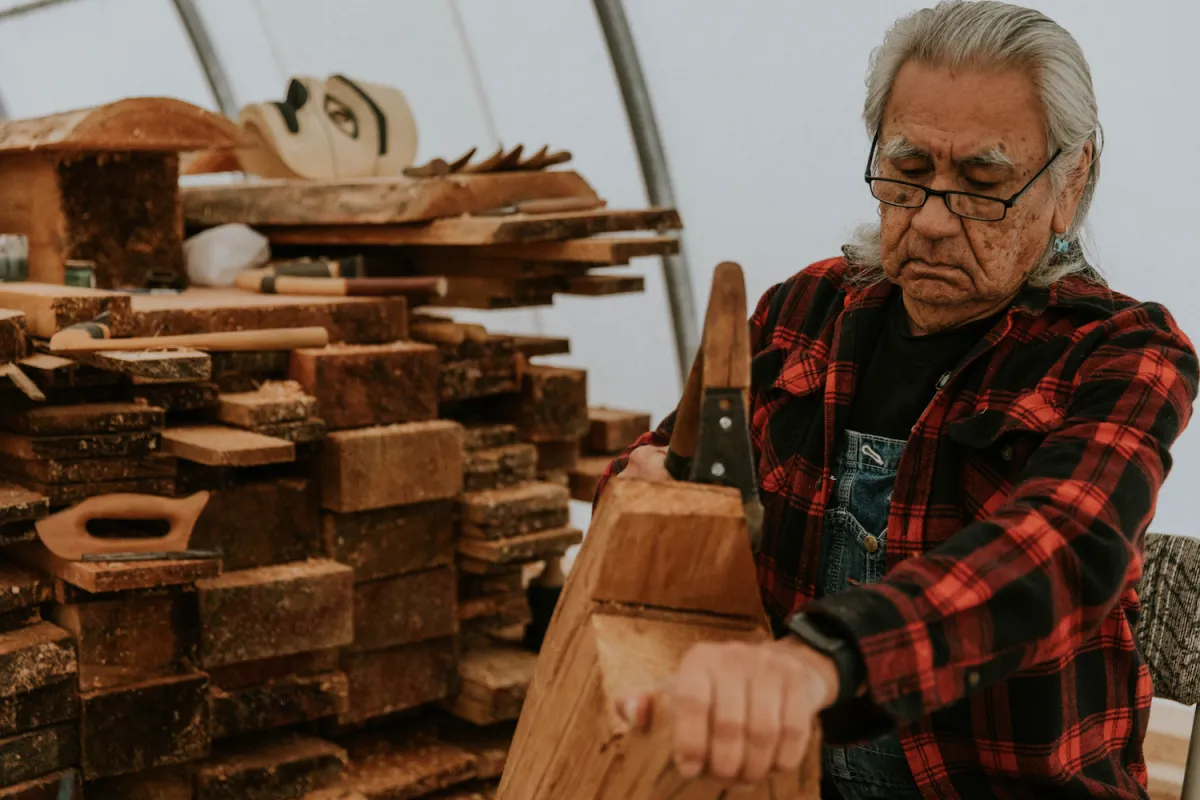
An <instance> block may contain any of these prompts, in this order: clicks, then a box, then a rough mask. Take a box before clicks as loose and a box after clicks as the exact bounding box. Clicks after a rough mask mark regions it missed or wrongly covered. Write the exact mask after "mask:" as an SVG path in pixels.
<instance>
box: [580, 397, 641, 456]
mask: <svg viewBox="0 0 1200 800" xmlns="http://www.w3.org/2000/svg"><path fill="white" fill-rule="evenodd" d="M588 424H589V428H588V433H587V439H586V443H587V448H588V451H589V452H591V453H594V454H600V455H606V454H610V453H619V452H621V451H622V450H624V449H625V448H626V447H628V446H629V445H631V444H633V443H634V441H635V440H636V439H637V438H638V437H639V436H641V435H642V434H643V433H647V432H648V431H649V430H650V415H649V414H643V413H642V412H640V411H622V410H620V409H616V408H605V407H603V406H593V407H591V408H589V409H588Z"/></svg>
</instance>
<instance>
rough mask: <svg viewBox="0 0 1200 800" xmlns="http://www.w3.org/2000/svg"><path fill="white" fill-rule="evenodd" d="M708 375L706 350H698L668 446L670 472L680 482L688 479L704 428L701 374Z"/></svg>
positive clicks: (680, 401)
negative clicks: (705, 369)
mask: <svg viewBox="0 0 1200 800" xmlns="http://www.w3.org/2000/svg"><path fill="white" fill-rule="evenodd" d="M703 374H704V349H703V348H701V349H700V352H698V353H696V357H695V359H693V360H692V369H691V371H690V372H688V378H687V383H686V384H684V386H683V397H682V398H681V399H680V400H679V405H678V406H677V407H676V408H675V425H674V427H673V428H672V429H671V442H670V444H669V445H667V460H666V468H667V472H669V473H671V477H672V478H674V479H675V480H677V481H685V480H687V479H688V473H689V472H690V467H691V460H692V456H693V455H695V453H696V436H697V434H698V433H699V431H700V395H701V394H703V388H702V387H701V385H700V384H701V377H702V376H703Z"/></svg>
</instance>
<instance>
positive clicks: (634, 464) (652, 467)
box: [618, 445, 671, 482]
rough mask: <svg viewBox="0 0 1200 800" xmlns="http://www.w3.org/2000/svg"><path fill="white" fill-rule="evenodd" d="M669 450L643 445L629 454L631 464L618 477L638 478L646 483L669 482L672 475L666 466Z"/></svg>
mask: <svg viewBox="0 0 1200 800" xmlns="http://www.w3.org/2000/svg"><path fill="white" fill-rule="evenodd" d="M666 458H667V448H665V447H658V446H655V445H643V446H642V447H638V448H636V449H635V450H633V451H632V452H631V453H630V454H629V462H628V464H626V466H625V469H623V470H621V472H620V474H619V476H618V477H623V478H638V479H640V480H645V481H660V482H661V481H669V480H671V473H669V472H667V468H666V466H665V462H666Z"/></svg>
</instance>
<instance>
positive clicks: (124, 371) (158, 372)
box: [76, 340, 212, 384]
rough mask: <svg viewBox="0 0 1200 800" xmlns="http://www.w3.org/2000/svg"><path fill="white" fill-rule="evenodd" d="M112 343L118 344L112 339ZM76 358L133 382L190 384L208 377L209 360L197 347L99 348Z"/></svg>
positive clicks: (209, 373)
mask: <svg viewBox="0 0 1200 800" xmlns="http://www.w3.org/2000/svg"><path fill="white" fill-rule="evenodd" d="M113 345H114V346H120V342H119V341H118V340H113ZM76 357H77V358H78V359H79V360H81V361H83V362H85V363H89V364H92V365H93V366H96V367H98V368H100V369H106V370H109V371H110V372H116V373H119V374H121V375H127V376H129V378H130V380H132V381H133V382H134V383H135V384H160V383H191V382H195V381H207V380H208V379H209V378H211V377H212V360H211V359H210V358H209V357H208V353H202V352H200V351H199V350H187V349H181V350H161V351H160V350H129V351H124V350H101V351H98V352H95V353H86V354H84V353H80V354H78V355H77V356H76Z"/></svg>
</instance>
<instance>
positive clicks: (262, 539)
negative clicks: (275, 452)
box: [189, 478, 322, 572]
mask: <svg viewBox="0 0 1200 800" xmlns="http://www.w3.org/2000/svg"><path fill="white" fill-rule="evenodd" d="M320 514H321V509H320V504H319V495H318V489H317V487H316V485H315V484H314V483H312V482H310V481H307V480H303V479H299V478H277V479H275V480H264V481H255V482H253V483H235V484H233V485H232V486H228V487H223V488H219V489H217V490H215V491H213V493H212V494H211V495H210V496H209V499H208V505H206V506H205V507H204V511H203V512H202V513H201V514H200V518H199V519H198V520H197V521H196V527H195V528H194V529H193V530H192V538H191V541H190V545H189V546H191V547H193V548H198V549H213V548H216V549H220V550H221V551H222V553H223V555H222V556H221V561H222V566H223V568H224V569H225V571H227V572H229V571H232V570H241V569H248V568H250V567H265V566H269V565H271V564H283V563H287V562H289V561H301V560H303V559H306V558H309V557H311V556H318V555H321V551H322V543H321V527H320ZM249 520H253V521H254V522H253V526H252V527H250V526H248V525H247V521H249Z"/></svg>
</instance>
